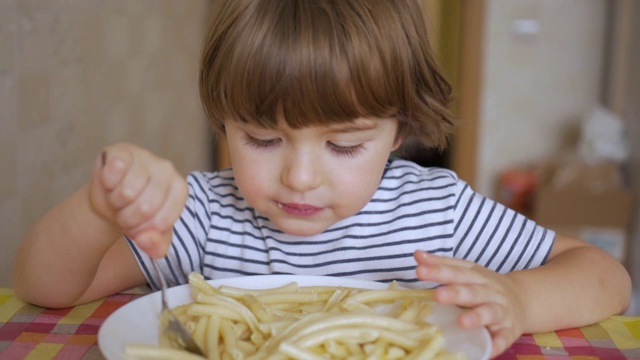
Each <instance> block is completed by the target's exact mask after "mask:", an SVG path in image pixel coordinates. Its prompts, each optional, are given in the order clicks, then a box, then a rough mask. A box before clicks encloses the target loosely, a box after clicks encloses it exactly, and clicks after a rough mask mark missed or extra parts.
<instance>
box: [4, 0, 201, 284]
mask: <svg viewBox="0 0 640 360" xmlns="http://www.w3.org/2000/svg"><path fill="white" fill-rule="evenodd" d="M206 14H207V9H206V1H204V0H199V1H193V0H190V1H175V0H136V1H129V0H94V1H85V0H55V1H53V0H51V1H41V0H0V173H1V176H0V286H8V285H9V279H10V272H11V263H12V256H13V253H14V251H15V248H16V245H17V243H18V241H19V239H20V237H21V235H22V234H23V233H24V232H25V230H26V229H27V227H28V226H29V225H31V224H32V223H33V222H34V221H35V220H36V219H37V218H39V217H40V216H41V215H43V213H44V212H45V211H46V210H47V209H49V208H51V207H52V206H53V205H54V204H56V203H58V202H59V201H60V200H61V199H63V198H64V197H66V196H68V195H69V194H70V193H71V192H73V191H74V189H76V188H78V187H79V186H80V185H81V184H82V183H84V182H85V181H86V180H87V179H88V174H89V171H90V169H91V166H92V164H93V161H94V159H95V157H96V155H97V154H98V152H99V151H100V149H101V148H102V147H103V146H105V145H107V144H110V143H114V142H117V141H125V140H126V141H132V142H135V143H137V144H139V145H142V146H145V147H147V148H149V149H150V150H152V151H154V152H156V153H158V154H160V155H161V156H164V157H167V158H169V159H171V160H173V161H174V163H175V164H176V167H177V168H178V169H179V170H180V171H182V172H183V173H186V172H187V171H188V170H192V169H209V168H211V160H210V153H211V151H210V149H211V145H210V141H211V140H210V131H209V129H208V126H207V125H206V122H205V121H204V116H203V114H202V111H201V107H200V103H199V99H198V95H197V67H198V56H199V52H200V46H201V39H202V35H203V31H204V26H205V22H206ZM90 240H91V239H87V241H90Z"/></svg>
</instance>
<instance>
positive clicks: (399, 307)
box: [126, 273, 466, 360]
mask: <svg viewBox="0 0 640 360" xmlns="http://www.w3.org/2000/svg"><path fill="white" fill-rule="evenodd" d="M189 283H190V286H191V294H192V298H193V299H194V302H192V303H189V304H185V305H182V306H179V307H177V308H176V313H177V314H178V318H179V319H180V321H181V322H183V323H184V324H185V327H186V328H187V329H188V330H189V331H190V332H191V334H192V336H193V337H194V339H195V341H196V342H197V343H198V345H199V346H200V348H201V349H203V351H204V352H205V354H206V356H207V358H208V359H220V360H244V359H246V360H263V359H269V360H279V359H281V360H288V359H310V360H313V359H318V360H320V359H324V360H326V359H350V360H351V359H437V360H461V359H465V358H466V357H465V355H464V354H462V353H451V352H448V351H447V350H446V349H445V348H444V338H443V336H442V332H441V331H440V329H438V328H437V327H436V326H435V325H433V324H430V323H428V322H427V321H426V318H427V315H428V314H429V312H430V311H431V306H430V301H431V300H432V299H433V291H432V290H427V289H401V288H399V287H397V285H395V284H393V285H391V286H389V287H388V288H387V289H382V290H369V289H355V288H345V287H333V286H309V287H301V286H298V284H296V283H290V284H287V285H285V286H282V287H279V288H274V289H265V290H248V289H240V288H235V287H230V286H224V285H222V286H219V287H214V286H212V285H210V284H209V283H207V282H206V281H205V280H204V278H203V277H202V275H200V274H197V273H192V274H191V275H190V276H189ZM159 342H160V345H159V346H156V347H153V346H141V345H129V346H127V348H126V353H127V355H129V356H132V357H136V358H141V359H144V358H146V359H169V358H171V359H197V358H201V357H198V356H196V355H193V354H190V353H187V352H186V351H184V350H181V349H178V348H175V345H172V344H171V343H170V342H169V341H167V340H166V339H163V338H162V334H161V338H160V341H159ZM201 359H204V358H201Z"/></svg>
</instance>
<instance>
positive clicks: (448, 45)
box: [0, 0, 640, 313]
mask: <svg viewBox="0 0 640 360" xmlns="http://www.w3.org/2000/svg"><path fill="white" fill-rule="evenodd" d="M420 1H422V2H423V3H424V5H425V16H426V17H427V18H428V20H429V22H428V23H429V26H430V36H431V41H432V43H433V45H434V47H435V49H436V51H437V54H438V57H439V59H440V61H441V63H442V65H443V67H444V69H445V72H446V73H447V76H448V77H449V79H450V80H451V81H452V83H453V84H454V89H455V96H456V100H455V102H454V103H453V104H452V110H453V111H454V112H455V113H456V114H458V116H459V118H460V120H461V123H460V125H459V128H458V131H457V133H456V134H455V136H454V137H453V138H452V139H451V143H450V146H449V148H448V150H447V151H445V152H443V153H440V152H434V151H432V150H430V149H426V148H422V147H420V146H416V145H414V144H411V143H408V144H405V146H404V147H403V148H402V149H401V151H400V155H402V156H405V157H407V158H410V159H413V160H415V161H417V162H419V163H422V164H424V165H428V166H442V167H447V168H451V169H453V170H455V171H456V172H458V174H459V175H460V176H461V178H463V179H464V180H466V181H467V182H468V183H470V184H471V185H472V187H474V188H475V189H476V191H478V192H480V193H482V194H484V195H487V196H489V197H492V198H494V199H497V200H499V201H501V202H503V203H505V204H506V205H508V206H511V207H513V208H514V209H516V210H518V211H521V212H523V213H525V214H527V215H528V216H531V217H533V218H534V219H536V220H537V221H539V222H540V223H542V224H544V225H545V226H548V227H551V228H554V229H557V230H559V231H563V232H566V233H570V234H572V235H574V236H579V237H582V238H584V239H586V240H588V241H590V242H593V243H595V244H597V245H598V246H601V247H603V248H604V249H605V250H607V251H609V252H610V253H612V255H614V256H616V257H617V258H618V259H619V260H620V261H621V262H623V263H624V264H625V266H627V268H628V269H629V271H630V272H631V274H632V276H633V278H634V282H635V283H638V284H640V226H639V224H640V211H638V206H637V201H636V199H637V197H638V196H637V195H638V194H639V193H640V101H639V100H640V72H639V70H638V68H637V66H634V65H633V64H638V63H640V3H638V2H637V1H634V0H613V1H608V0H565V1H554V0H420ZM208 8H209V2H208V0H190V1H180V0H136V1H129V0H0V173H1V174H2V175H1V176H0V287H2V286H4V287H8V286H10V285H11V267H12V261H13V260H12V259H13V253H14V252H15V249H16V247H17V244H18V242H19V240H20V238H21V236H22V235H23V234H24V232H25V231H27V229H28V227H29V226H30V225H31V224H33V223H34V222H35V221H36V219H38V218H39V217H41V216H42V215H43V214H44V213H45V212H46V211H47V210H48V209H50V208H51V207H53V206H54V205H55V204H57V203H58V202H60V201H61V200H62V199H64V198H66V197H67V196H69V195H70V194H71V193H72V192H73V191H74V190H75V189H77V188H78V187H80V186H81V185H82V184H83V183H85V182H86V181H87V180H88V177H89V174H90V171H91V168H92V166H93V164H94V161H95V158H96V156H97V154H98V153H99V152H100V150H101V149H102V147H104V146H105V145H108V144H111V143H114V142H118V141H131V142H134V143H136V144H138V145H141V146H143V147H146V148H148V149H149V150H151V151H153V152H155V153H157V154H159V155H160V156H163V157H166V158H168V159H170V160H172V161H173V162H174V164H175V165H176V167H177V168H178V169H179V170H180V171H181V172H183V173H184V174H187V173H188V172H189V171H191V170H213V169H217V168H222V167H226V166H228V158H227V155H226V151H225V148H224V143H222V142H218V141H216V140H215V139H213V137H212V136H211V131H210V129H209V127H208V125H207V123H206V121H205V119H204V115H203V113H202V109H201V106H200V102H199V97H198V92H197V72H198V60H199V59H198V57H199V53H200V47H201V41H202V38H203V34H204V29H205V25H206V21H207V14H208ZM87 241H91V239H87ZM614 280H615V279H612V281H614ZM635 292H636V298H640V287H636V290H635ZM637 307H638V306H637V305H636V304H634V305H633V306H632V309H630V313H640V309H638V308H637Z"/></svg>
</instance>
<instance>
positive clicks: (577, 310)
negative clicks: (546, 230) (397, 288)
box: [415, 235, 631, 356]
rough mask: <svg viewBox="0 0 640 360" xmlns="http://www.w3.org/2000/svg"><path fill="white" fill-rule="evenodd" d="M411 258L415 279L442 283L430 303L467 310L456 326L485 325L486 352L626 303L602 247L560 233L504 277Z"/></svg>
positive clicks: (615, 268) (621, 279) (625, 291)
mask: <svg viewBox="0 0 640 360" xmlns="http://www.w3.org/2000/svg"><path fill="white" fill-rule="evenodd" d="M415 258H416V261H417V262H418V267H417V269H416V272H417V274H418V278H420V279H422V280H429V281H435V282H438V283H441V284H444V286H441V287H439V288H437V289H436V301H438V302H440V303H446V304H456V305H459V306H463V307H468V308H470V311H467V312H465V313H463V314H462V315H461V316H460V318H459V319H458V321H459V323H460V325H461V326H463V327H468V328H471V327H477V326H486V327H487V329H488V330H489V332H490V333H491V337H492V339H493V355H492V356H496V355H498V354H500V353H502V352H503V351H504V350H505V349H506V348H507V347H509V346H510V345H511V344H512V343H513V341H515V340H516V339H517V338H518V337H519V336H520V335H522V334H523V333H535V332H542V331H551V330H557V329H563V328H569V327H576V326H582V325H588V324H592V323H595V322H598V321H600V320H603V319H605V318H607V317H609V316H611V315H614V314H619V313H622V312H624V311H625V310H626V308H627V307H628V306H629V301H630V296H631V280H630V277H629V274H628V273H627V271H626V270H625V269H624V267H623V266H622V265H621V264H620V263H619V262H618V261H617V260H615V259H614V258H612V257H611V256H609V255H608V254H606V253H605V252H604V251H602V250H600V249H598V248H596V247H594V246H591V245H589V244H587V243H585V242H582V241H579V240H575V239H572V238H568V237H565V236H561V235H557V236H556V240H555V242H554V245H553V248H552V250H551V254H550V255H549V259H548V261H547V263H546V264H545V265H543V266H540V267H538V268H533V269H528V270H522V271H515V272H512V273H509V274H507V275H500V274H498V273H496V272H493V271H491V270H488V269H486V268H484V267H482V266H479V265H476V264H474V263H472V262H468V261H464V260H459V259H451V258H444V257H439V256H435V255H429V254H426V253H424V252H416V253H415Z"/></svg>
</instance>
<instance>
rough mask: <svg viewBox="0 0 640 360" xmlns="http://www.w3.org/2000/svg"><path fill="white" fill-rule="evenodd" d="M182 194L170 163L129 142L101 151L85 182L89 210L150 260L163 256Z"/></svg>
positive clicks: (184, 193) (182, 185)
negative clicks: (137, 247) (115, 228)
mask: <svg viewBox="0 0 640 360" xmlns="http://www.w3.org/2000/svg"><path fill="white" fill-rule="evenodd" d="M187 196H188V188H187V183H186V180H185V179H184V177H182V176H181V175H180V174H179V173H178V172H177V171H176V169H175V168H174V166H173V164H172V163H171V162H170V161H168V160H165V159H161V158H159V157H157V156H155V155H154V154H152V153H150V152H149V151H147V150H145V149H142V148H140V147H137V146H135V145H132V144H126V143H120V144H116V145H112V146H109V147H107V148H105V149H104V150H103V152H102V153H101V154H100V156H99V157H98V159H97V161H96V165H95V168H94V170H93V176H92V178H91V183H90V186H89V201H90V203H91V207H92V208H93V209H94V211H95V212H96V213H97V214H98V215H99V216H101V217H102V218H104V219H105V220H107V221H108V222H110V223H111V224H112V225H113V226H115V227H117V228H118V229H119V230H120V231H121V232H122V234H126V235H127V236H129V237H130V238H131V239H132V240H133V241H134V242H135V243H136V244H137V245H138V246H139V247H140V248H141V249H142V250H143V251H145V252H146V253H147V254H149V256H151V257H152V258H160V257H163V256H165V255H166V253H167V250H168V248H169V246H170V244H171V240H172V229H173V224H174V223H175V221H176V220H177V219H178V218H179V217H180V214H181V213H182V211H183V209H184V206H185V202H186V199H187Z"/></svg>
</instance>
